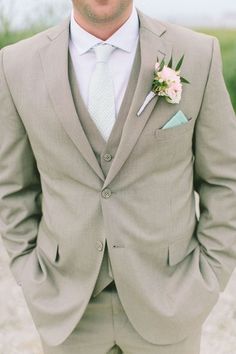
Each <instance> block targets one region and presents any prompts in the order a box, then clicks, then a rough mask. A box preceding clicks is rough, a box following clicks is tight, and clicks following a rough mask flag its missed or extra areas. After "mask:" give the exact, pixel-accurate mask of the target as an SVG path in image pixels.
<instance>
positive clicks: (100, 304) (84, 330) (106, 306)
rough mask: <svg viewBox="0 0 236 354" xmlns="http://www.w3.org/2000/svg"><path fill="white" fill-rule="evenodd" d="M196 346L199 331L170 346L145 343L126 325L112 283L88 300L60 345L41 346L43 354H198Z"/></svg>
mask: <svg viewBox="0 0 236 354" xmlns="http://www.w3.org/2000/svg"><path fill="white" fill-rule="evenodd" d="M137 311H145V309H137ZM200 342H201V328H199V329H197V330H196V331H195V332H194V333H192V334H191V336H189V337H187V338H185V339H184V340H182V341H180V342H178V343H174V344H170V345H157V344H152V343H150V342H148V341H146V340H145V339H144V338H143V337H141V336H140V335H139V333H138V332H137V331H136V330H135V328H134V327H133V326H132V324H131V323H130V321H129V319H128V317H127V315H126V313H125V311H124V308H123V306H122V304H121V302H120V299H119V295H118V292H117V290H116V287H115V286H114V282H113V283H111V284H110V285H109V286H108V287H107V288H105V289H104V290H103V291H102V292H101V293H100V294H98V295H97V296H96V297H91V299H90V301H89V304H88V306H87V308H86V310H85V312H84V314H83V316H82V318H81V320H80V322H79V324H78V325H77V327H76V328H75V329H74V331H73V332H72V333H71V335H70V336H69V337H68V338H67V339H66V340H65V341H64V342H63V343H62V344H61V345H59V346H56V347H49V346H47V345H46V344H45V343H43V342H42V346H43V350H44V353H45V354H68V353H70V354H199V353H200Z"/></svg>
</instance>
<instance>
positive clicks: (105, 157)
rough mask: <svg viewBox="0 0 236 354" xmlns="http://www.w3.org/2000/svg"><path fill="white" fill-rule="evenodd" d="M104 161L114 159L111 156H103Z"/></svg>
mask: <svg viewBox="0 0 236 354" xmlns="http://www.w3.org/2000/svg"><path fill="white" fill-rule="evenodd" d="M103 159H104V160H105V161H108V162H109V161H111V159H112V155H111V154H105V155H104V156H103Z"/></svg>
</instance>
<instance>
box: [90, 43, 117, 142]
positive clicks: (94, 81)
mask: <svg viewBox="0 0 236 354" xmlns="http://www.w3.org/2000/svg"><path fill="white" fill-rule="evenodd" d="M114 49H115V47H113V46H112V45H110V44H104V43H102V44H98V45H97V46H95V47H94V48H93V50H94V52H95V55H96V67H95V70H94V72H93V73H92V76H91V81H90V85H89V99H88V111H89V113H90V116H91V118H92V119H93V121H94V123H95V124H96V126H97V128H98V129H99V131H100V133H101V134H102V136H103V138H104V139H105V140H106V141H107V140H108V138H109V135H110V133H111V130H112V128H113V125H114V123H115V118H116V117H115V97H114V87H113V81H112V77H111V74H110V72H109V67H108V60H109V57H110V55H111V53H112V52H113V50H114Z"/></svg>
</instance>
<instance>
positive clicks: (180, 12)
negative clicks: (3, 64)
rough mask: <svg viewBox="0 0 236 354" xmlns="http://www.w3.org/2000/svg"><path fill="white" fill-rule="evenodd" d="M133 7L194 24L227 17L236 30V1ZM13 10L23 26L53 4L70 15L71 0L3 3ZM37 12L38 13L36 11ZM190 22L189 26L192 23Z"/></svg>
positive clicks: (147, 1)
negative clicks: (28, 19) (25, 21)
mask: <svg viewBox="0 0 236 354" xmlns="http://www.w3.org/2000/svg"><path fill="white" fill-rule="evenodd" d="M134 3H135V4H136V5H137V6H138V7H139V8H140V9H141V10H142V11H143V12H145V13H147V14H150V15H152V16H153V17H156V18H159V19H163V20H169V21H173V20H174V21H177V22H178V19H180V21H181V20H188V19H191V21H192V20H193V21H194V22H198V21H200V22H201V21H203V20H204V19H205V21H208V20H212V21H217V19H219V18H222V16H223V17H224V16H227V17H230V18H231V21H232V18H233V21H234V19H235V27H236V0H197V1H193V0H192V1H191V0H178V1H177V0H168V1H163V0H162V1H161V0H134ZM1 4H4V5H6V6H7V7H10V8H11V9H12V12H13V14H14V16H13V17H12V21H13V22H14V23H15V24H19V23H22V22H23V21H24V20H25V19H27V18H31V19H32V18H35V17H37V15H40V16H41V17H42V16H45V13H44V14H43V9H45V6H47V5H48V4H50V5H51V6H52V7H53V9H54V10H55V12H56V13H57V15H58V16H59V17H62V16H63V15H64V16H65V15H67V14H68V11H69V9H70V5H71V0H0V5H1ZM35 9H37V11H35ZM191 21H190V22H191Z"/></svg>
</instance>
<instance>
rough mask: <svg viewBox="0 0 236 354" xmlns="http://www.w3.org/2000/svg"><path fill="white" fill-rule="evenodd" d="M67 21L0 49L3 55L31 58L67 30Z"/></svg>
mask: <svg viewBox="0 0 236 354" xmlns="http://www.w3.org/2000/svg"><path fill="white" fill-rule="evenodd" d="M68 28H69V19H68V18H67V19H65V20H63V21H62V22H61V23H59V24H57V25H56V26H53V27H50V28H48V29H46V30H44V31H41V32H39V33H37V34H35V35H33V36H31V37H29V38H26V39H22V40H20V41H18V42H16V43H14V44H10V45H7V46H5V47H4V48H2V49H1V51H2V52H4V55H6V56H9V57H13V58H14V57H16V58H18V59H19V58H21V57H23V58H26V57H27V56H32V54H34V53H35V52H37V51H38V50H39V49H40V48H42V47H44V46H45V45H46V44H48V42H49V41H50V40H51V39H53V38H55V37H57V36H58V35H59V34H60V33H62V32H64V31H65V30H68Z"/></svg>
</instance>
